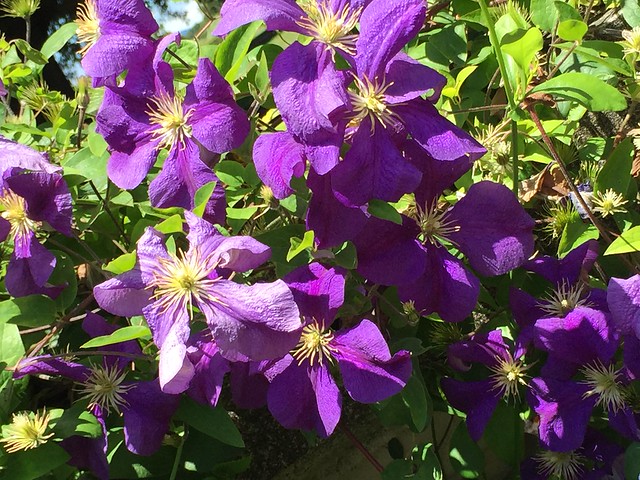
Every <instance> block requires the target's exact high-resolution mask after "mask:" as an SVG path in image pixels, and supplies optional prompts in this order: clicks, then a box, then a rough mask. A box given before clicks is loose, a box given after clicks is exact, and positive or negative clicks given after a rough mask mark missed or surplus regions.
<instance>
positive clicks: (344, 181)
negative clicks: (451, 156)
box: [332, 118, 422, 207]
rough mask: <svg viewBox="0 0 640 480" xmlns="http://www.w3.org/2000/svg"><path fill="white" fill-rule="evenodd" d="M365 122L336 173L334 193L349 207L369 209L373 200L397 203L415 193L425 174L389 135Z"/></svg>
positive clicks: (385, 131)
mask: <svg viewBox="0 0 640 480" xmlns="http://www.w3.org/2000/svg"><path fill="white" fill-rule="evenodd" d="M376 124H377V125H376V127H375V129H374V130H373V131H372V127H371V120H369V119H368V118H367V119H365V120H364V121H363V122H362V124H361V125H360V127H359V128H358V131H357V132H356V134H355V135H354V137H353V143H352V145H351V149H349V151H348V152H347V154H346V155H345V158H344V160H343V161H342V162H340V163H339V164H338V165H337V166H336V167H335V169H334V171H335V173H334V175H333V176H332V180H333V182H332V183H333V189H334V191H335V192H336V193H337V196H338V198H340V199H344V200H343V203H345V205H347V206H354V207H357V206H360V205H365V204H366V203H367V202H368V201H369V200H371V199H374V198H376V199H380V200H385V201H388V202H396V201H398V200H399V199H400V197H402V195H403V194H405V193H409V192H412V191H413V190H414V189H415V188H416V187H417V186H418V185H419V183H420V179H421V177H422V174H421V173H420V171H419V170H418V169H417V168H416V167H414V166H413V165H412V164H411V163H410V162H409V161H408V160H406V159H405V158H404V157H403V156H402V153H401V152H400V150H398V147H397V146H396V145H395V144H394V143H393V141H392V139H391V136H390V134H389V132H388V131H387V130H386V129H385V128H382V127H381V125H380V124H378V123H377V122H376Z"/></svg>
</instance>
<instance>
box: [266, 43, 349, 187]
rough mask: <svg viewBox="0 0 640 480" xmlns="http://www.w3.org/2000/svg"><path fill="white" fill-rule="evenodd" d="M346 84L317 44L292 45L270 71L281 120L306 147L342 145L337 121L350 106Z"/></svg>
mask: <svg viewBox="0 0 640 480" xmlns="http://www.w3.org/2000/svg"><path fill="white" fill-rule="evenodd" d="M345 83H346V82H345V77H344V75H343V74H342V73H341V72H339V71H337V70H336V68H335V65H334V64H333V61H332V58H331V52H330V51H328V50H327V49H325V48H324V46H323V45H322V44H320V43H317V42H312V43H311V44H309V45H307V46H303V45H300V44H299V43H298V42H295V43H293V44H292V45H290V46H289V47H287V49H286V50H285V51H283V52H282V53H281V54H280V55H278V57H277V58H276V60H275V62H274V63H273V68H272V70H271V84H272V86H273V97H274V100H275V102H276V105H277V106H278V109H279V110H280V113H281V115H282V119H283V120H284V122H285V124H286V125H287V130H288V131H289V132H290V133H291V134H293V135H294V136H295V137H297V138H299V139H300V141H301V143H303V144H305V145H307V144H308V145H327V144H337V145H340V144H342V140H343V133H342V131H341V129H340V128H339V127H338V125H337V123H334V121H337V117H338V116H341V115H342V114H343V113H344V112H346V111H347V110H348V109H349V108H350V106H351V102H350V100H349V97H348V95H347V91H346V85H345ZM337 163H338V158H337V157H336V158H335V161H334V165H335V164H337ZM326 167H327V166H326V165H325V168H323V169H322V170H326ZM314 168H315V166H314ZM318 173H319V174H321V175H322V174H324V173H326V171H318Z"/></svg>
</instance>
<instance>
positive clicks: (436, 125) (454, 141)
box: [393, 98, 486, 161]
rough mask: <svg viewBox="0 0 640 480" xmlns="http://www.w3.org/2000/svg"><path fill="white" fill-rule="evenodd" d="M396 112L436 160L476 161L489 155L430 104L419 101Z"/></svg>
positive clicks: (396, 108) (425, 101)
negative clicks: (463, 159) (463, 158)
mask: <svg viewBox="0 0 640 480" xmlns="http://www.w3.org/2000/svg"><path fill="white" fill-rule="evenodd" d="M393 108H394V111H395V112H396V113H397V114H398V115H399V116H400V118H402V122H403V123H404V124H405V126H406V127H407V129H408V130H409V132H410V133H411V136H412V137H413V139H414V140H415V141H416V142H417V143H418V144H419V145H420V146H421V147H422V148H423V149H424V150H425V151H426V152H427V153H428V154H429V155H430V156H431V157H433V158H434V159H435V160H440V161H451V160H457V159H459V158H461V157H467V158H469V159H470V160H471V161H475V160H477V159H479V158H480V157H482V156H483V155H484V154H485V153H486V149H485V148H484V147H483V146H482V145H480V144H479V143H478V142H477V141H476V140H475V139H474V138H473V137H471V135H469V134H468V133H466V132H465V131H464V130H461V129H460V128H458V127H456V126H455V125H454V124H453V123H451V122H450V121H449V120H447V119H446V118H444V117H443V116H441V115H440V114H439V113H438V112H437V110H436V108H435V107H434V106H433V105H432V104H431V103H430V102H428V101H427V100H422V99H418V98H416V99H414V100H411V101H409V102H407V103H405V104H403V105H395V106H394V107H393Z"/></svg>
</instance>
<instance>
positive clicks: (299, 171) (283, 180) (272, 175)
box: [253, 132, 305, 199]
mask: <svg viewBox="0 0 640 480" xmlns="http://www.w3.org/2000/svg"><path fill="white" fill-rule="evenodd" d="M253 161H254V163H255V166H256V172H257V173H258V176H259V177H260V180H262V181H263V182H264V184H265V185H267V186H268V187H269V188H271V190H273V195H274V196H275V197H276V198H278V199H282V198H286V197H288V196H289V195H291V194H292V193H293V189H292V188H291V186H290V185H291V179H292V178H293V177H302V176H303V175H304V171H305V156H304V147H303V146H302V144H300V143H298V142H296V141H295V139H294V138H293V136H292V135H290V134H289V133H287V132H276V133H265V134H262V135H260V136H259V137H258V139H257V140H256V142H255V143H254V144H253Z"/></svg>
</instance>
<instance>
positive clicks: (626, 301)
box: [607, 275, 640, 338]
mask: <svg viewBox="0 0 640 480" xmlns="http://www.w3.org/2000/svg"><path fill="white" fill-rule="evenodd" d="M607 304H608V306H609V309H610V310H611V315H612V318H613V322H614V325H615V326H616V328H617V330H618V331H619V332H620V333H621V334H622V335H635V336H636V337H637V338H640V275H634V276H633V277H630V278H628V279H623V278H612V279H611V280H610V281H609V287H608V288H607Z"/></svg>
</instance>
